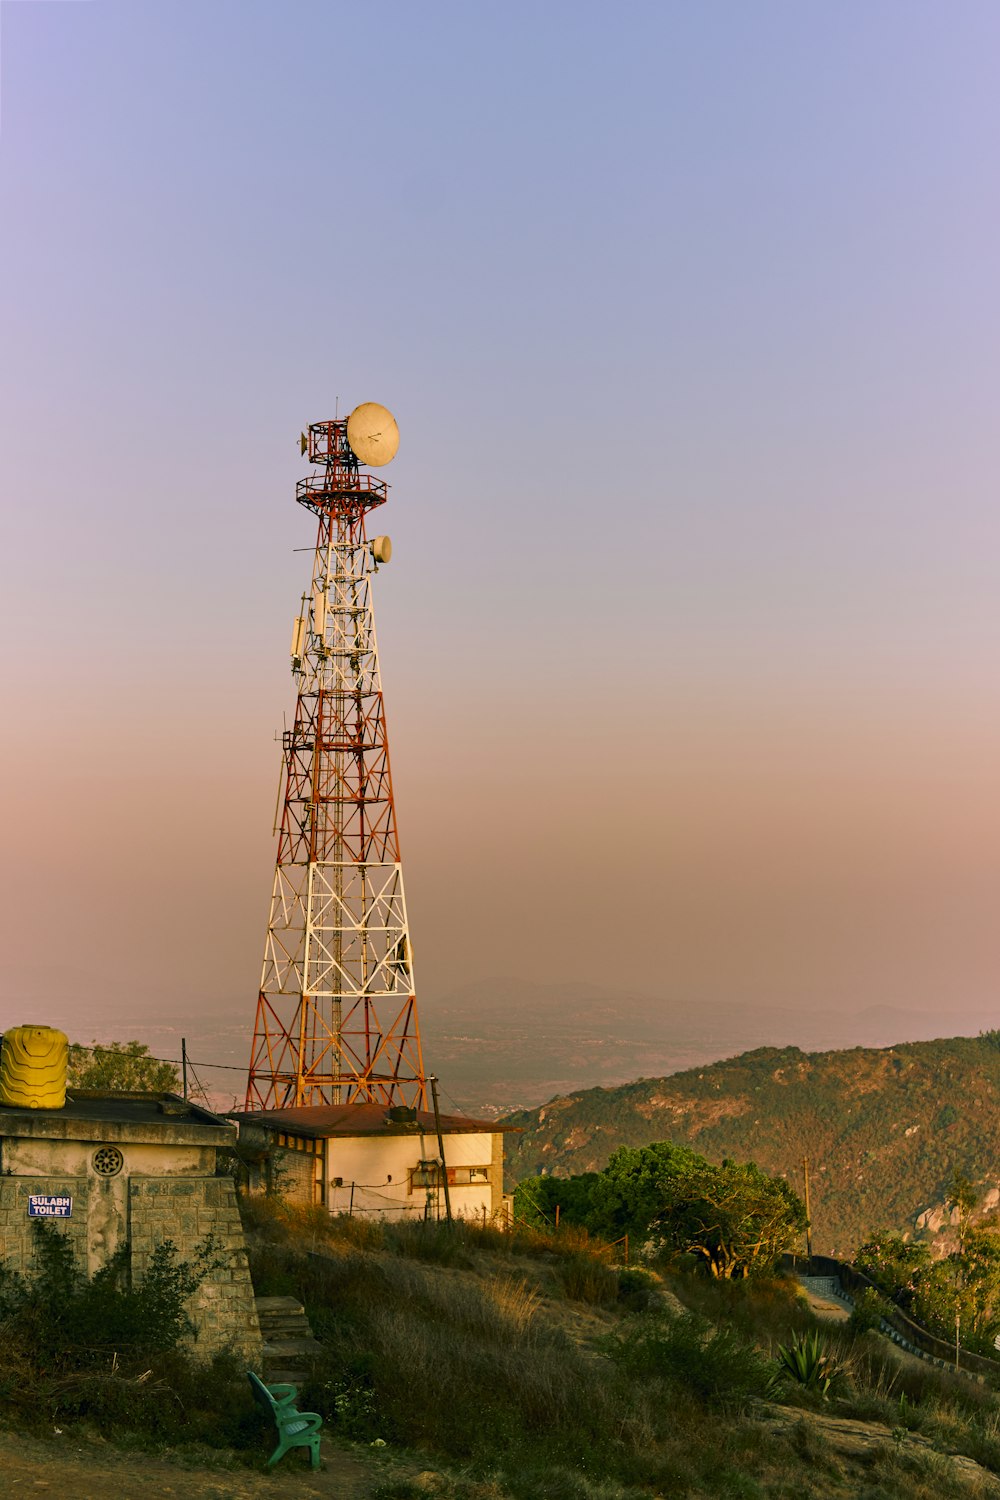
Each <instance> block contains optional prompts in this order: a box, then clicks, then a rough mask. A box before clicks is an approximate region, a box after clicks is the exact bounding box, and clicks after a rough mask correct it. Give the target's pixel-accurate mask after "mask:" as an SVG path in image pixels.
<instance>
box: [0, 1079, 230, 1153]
mask: <svg viewBox="0 0 1000 1500" xmlns="http://www.w3.org/2000/svg"><path fill="white" fill-rule="evenodd" d="M0 1136H40V1137H58V1138H65V1139H73V1140H91V1139H96V1138H97V1137H98V1136H100V1137H101V1138H102V1139H104V1138H107V1139H114V1140H131V1141H146V1142H158V1141H171V1140H172V1141H174V1142H175V1143H178V1144H180V1143H187V1144H190V1143H192V1142H195V1141H197V1142H198V1143H199V1144H204V1145H210V1146H218V1145H227V1144H229V1143H231V1142H232V1141H233V1139H234V1136H233V1127H232V1125H230V1124H228V1123H227V1121H225V1120H223V1119H221V1118H220V1117H219V1116H218V1115H215V1114H212V1112H211V1111H210V1110H207V1109H205V1108H203V1106H202V1105H200V1104H194V1103H192V1102H191V1100H190V1099H181V1098H180V1097H179V1095H177V1094H165V1093H164V1094H139V1093H134V1094H133V1093H120V1092H111V1091H108V1092H103V1091H101V1092H98V1091H97V1090H92V1089H69V1090H68V1091H67V1094H66V1103H65V1104H64V1105H63V1106H62V1108H61V1109H28V1108H26V1107H25V1106H23V1105H17V1104H2V1105H0Z"/></svg>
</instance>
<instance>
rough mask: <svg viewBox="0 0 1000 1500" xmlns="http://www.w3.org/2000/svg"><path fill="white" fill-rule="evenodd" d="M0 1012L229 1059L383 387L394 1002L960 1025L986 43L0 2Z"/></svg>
mask: <svg viewBox="0 0 1000 1500" xmlns="http://www.w3.org/2000/svg"><path fill="white" fill-rule="evenodd" d="M0 45H2V59H0V66H2V101H0V112H2V135H0V235H2V247H0V255H2V278H0V319H2V322H0V350H2V381H3V399H2V403H0V423H2V431H0V465H2V478H3V497H4V505H3V519H2V527H3V530H2V538H0V544H2V557H3V576H2V580H0V610H2V615H3V629H2V632H0V661H2V672H3V683H4V705H5V712H4V715H3V720H4V726H5V728H4V737H3V748H4V760H5V766H4V772H3V781H2V787H3V795H4V801H5V810H4V813H3V834H4V848H5V858H4V865H3V875H4V881H5V886H6V890H5V894H4V900H3V911H4V924H3V926H4V934H5V935H4V939H3V942H4V963H3V979H2V987H3V995H2V999H0V1024H7V1023H9V1022H11V1021H21V1020H29V1019H30V1020H44V1019H45V1015H44V1012H45V1010H46V1007H47V1006H49V1007H52V1006H55V1005H56V1004H57V1002H58V1005H59V1008H60V1009H61V1008H62V1006H63V1003H64V1002H65V1001H67V1000H69V999H72V1000H73V1002H74V1003H75V1004H78V1005H79V1013H80V1017H81V1020H80V1026H79V1034H81V1035H85V1034H86V1033H87V1031H88V1024H89V1023H88V1020H87V1019H85V1018H87V1017H89V1016H90V1015H91V1014H92V1013H96V1011H98V1010H100V1009H102V1008H106V1007H107V1006H108V1005H109V1004H112V1005H115V1006H118V1007H121V1008H122V1010H123V1014H127V1015H128V1016H129V1017H130V1018H132V1019H134V1021H135V1023H136V1024H137V1025H138V1023H139V1022H140V1021H141V1020H142V1019H143V1018H148V1017H152V1016H154V1015H155V1016H159V1017H162V1016H164V1015H166V1014H170V1013H171V1012H172V1010H173V1009H178V1010H183V1011H184V1012H186V1013H188V1014H190V1013H192V1012H197V1011H204V1012H208V1011H217V1012H219V1013H223V1012H225V1013H226V1014H228V1015H237V1016H238V1015H239V1013H240V1008H241V1007H245V1016H246V1026H247V1030H248V1032H249V1030H250V1028H251V1026H252V1020H253V1005H254V999H255V995H256V989H257V984H258V979H259V971H260V957H261V951H262V945H263V936H264V923H265V920H266V912H267V906H268V898H269V894H270V885H271V878H272V871H273V858H274V845H273V841H272V838H271V819H272V814H273V808H274V797H275V790H276V785H277V777H278V748H277V746H276V745H275V743H274V739H273V734H274V730H275V729H276V728H278V727H280V725H281V722H282V715H283V713H286V712H290V711H291V709H292V706H293V702H294V699H293V687H292V681H291V678H290V675H289V672H288V655H287V650H288V639H289V635H290V628H291V620H292V617H293V614H294V612H295V607H296V601H297V598H298V595H299V593H300V592H301V590H302V588H303V587H304V585H305V582H306V579H307V575H308V567H309V559H308V556H307V555H305V554H303V553H301V552H298V553H296V552H295V551H294V550H293V549H295V548H303V547H308V546H309V545H310V544H311V542H312V539H313V530H312V525H311V519H310V517H309V516H308V515H307V514H306V513H305V512H303V511H301V510H300V509H299V508H298V507H297V506H296V505H295V503H294V498H293V495H294V484H295V480H296V478H297V477H298V476H299V475H300V474H301V473H302V472H303V467H302V462H301V460H300V458H299V456H298V450H297V442H296V439H297V434H298V432H299V429H300V427H302V426H303V425H305V424H306V423H307V422H309V421H315V420H319V419H322V418H326V417H330V416H332V415H333V414H334V412H335V410H336V409H337V403H338V399H339V410H340V412H341V414H343V413H344V412H345V411H347V410H349V409H350V408H351V407H352V406H354V405H355V404H357V403H358V402H360V401H365V400H377V401H382V402H384V403H385V404H386V405H388V406H390V407H391V408H392V410H393V411H394V412H395V414H396V416H397V418H398V421H399V426H400V430H401V434H402V442H401V448H400V454H399V458H398V459H397V461H396V462H395V463H394V464H393V466H392V468H391V469H390V470H388V471H386V478H387V479H389V480H390V482H391V484H392V491H391V495H390V502H389V505H388V506H387V507H386V508H385V510H384V511H382V512H381V513H380V516H379V528H380V529H384V530H386V531H388V532H389V534H390V535H391V536H392V539H393V545H394V555H393V561H392V564H391V567H389V568H387V569H386V570H384V571H382V572H380V574H379V577H378V580H377V591H376V610H377V618H378V628H379V642H380V647H381V651H382V669H383V679H384V686H385V690H386V702H387V713H388V723H389V731H390V737H391V748H392V757H393V769H394V776H395V786H396V796H397V806H398V813H399V823H400V829H401V835H402V845H403V858H404V868H405V875H406V887H407V896H408V903H409V908H410V920H411V926H412V930H413V938H414V947H415V953H416V975H417V988H418V995H419V999H420V1004H421V1007H422V1009H423V1011H424V1014H425V1015H429V1014H430V1012H431V1010H432V1007H433V1005H434V1003H435V997H436V996H440V995H444V994H446V993H448V992H450V991H455V990H457V989H460V988H461V986H462V985H463V983H465V982H467V981H471V980H478V979H482V978H485V977H489V976H491V975H497V974H523V975H525V976H530V977H531V978H532V979H534V980H540V981H543V982H544V981H557V980H558V981H567V980H574V979H579V980H581V981H584V980H585V981H588V982H591V983H597V984H602V985H603V984H606V985H607V986H608V987H609V988H611V989H621V988H632V989H636V990H640V991H642V992H644V993H647V994H654V995H656V994H660V993H662V994H663V995H665V996H666V995H670V996H673V997H678V996H682V997H689V998H690V1000H691V1002H692V1004H697V1003H698V1002H703V1001H706V1000H710V999H725V1000H727V1001H732V1000H737V1001H741V1002H745V1004H746V1005H747V1006H748V1007H752V1006H753V1005H755V1004H758V1003H762V1002H764V1001H768V1002H772V1003H782V1004H785V1003H787V1004H802V1003H807V1004H811V1003H824V1004H834V1005H839V1006H845V1007H849V1008H854V1007H856V1006H863V1005H867V1004H901V1003H907V1004H919V1005H920V1006H922V1007H924V1008H927V1009H932V1010H935V1011H938V1012H940V1014H941V1017H942V1022H941V1025H942V1030H947V1029H948V1018H949V1016H952V1015H955V1014H958V1013H959V1012H963V1013H965V1012H968V1011H970V1010H981V1011H983V1012H986V1011H987V1009H988V1008H989V1007H990V1006H991V1005H992V1004H993V1003H994V998H995V995H996V989H997V980H998V978H1000V924H998V922H997V895H998V886H1000V812H998V799H997V795H996V790H997V777H998V774H1000V772H998V767H1000V697H998V664H1000V651H998V648H1000V599H998V590H997V572H998V563H1000V507H998V505H997V489H998V486H997V475H998V472H1000V465H998V460H1000V420H998V415H997V413H998V391H1000V273H998V267H1000V194H998V186H1000V182H998V178H1000V150H998V146H1000V140H998V136H1000V88H998V86H997V80H998V76H1000V71H998V69H1000V8H998V7H997V6H996V5H995V4H993V3H988V4H987V3H983V4H976V3H973V0H965V3H963V4H962V5H960V6H954V5H946V4H944V3H941V4H933V5H930V4H921V3H915V0H898V3H885V0H881V3H880V0H865V3H861V0H856V3H846V4H838V5H832V4H830V5H825V6H822V5H805V4H802V3H801V0H786V3H778V0H756V3H753V4H745V3H737V0H730V3H722V0H717V3H711V4H700V5H698V4H680V3H676V4H670V3H667V0H657V3H650V4H642V3H625V4H619V5H616V6H609V5H607V4H606V3H602V4H596V3H586V0H567V3H562V0H545V3H538V0H532V3H527V0H505V3H504V4H503V5H500V4H487V3H473V0H464V3H443V0H421V3H419V4H415V3H379V4H376V3H370V4H360V5H359V4H346V3H345V4H339V3H336V0H329V3H307V0H299V3H294V0H280V3H279V0H78V3H74V0H7V3H3V4H0Z"/></svg>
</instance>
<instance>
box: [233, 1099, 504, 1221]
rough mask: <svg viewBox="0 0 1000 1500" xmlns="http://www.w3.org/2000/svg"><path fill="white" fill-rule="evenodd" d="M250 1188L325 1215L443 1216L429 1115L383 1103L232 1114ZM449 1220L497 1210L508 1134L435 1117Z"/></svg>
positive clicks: (489, 1214) (488, 1125) (434, 1137)
mask: <svg viewBox="0 0 1000 1500" xmlns="http://www.w3.org/2000/svg"><path fill="white" fill-rule="evenodd" d="M231 1118H233V1119H236V1120H238V1121H239V1125H240V1147H239V1150H240V1157H241V1158H242V1160H243V1163H244V1165H245V1167H246V1168H247V1170H248V1172H249V1187H250V1189H251V1191H254V1190H256V1191H263V1190H266V1189H270V1190H272V1191H276V1192H279V1193H281V1194H282V1196H283V1197H286V1198H289V1199H291V1200H293V1201H296V1202H300V1203H318V1204H323V1205H324V1206H325V1207H326V1208H328V1209H329V1211H330V1213H331V1214H340V1213H345V1214H346V1213H350V1214H363V1215H370V1216H373V1217H374V1216H378V1217H387V1218H390V1219H405V1218H418V1219H422V1218H425V1217H426V1218H435V1219H436V1218H443V1217H444V1213H445V1206H444V1191H443V1184H442V1180H441V1167H440V1154H441V1153H440V1150H439V1147H438V1136H437V1125H436V1123H435V1118H434V1115H433V1114H432V1113H431V1112H430V1111H429V1110H419V1109H412V1108H409V1107H406V1106H396V1107H388V1106H386V1105H384V1104H331V1105H303V1106H300V1107H294V1108H290V1109H265V1110H254V1111H252V1112H246V1113H242V1112H241V1113H237V1114H235V1115H233V1116H231ZM440 1125H441V1137H442V1143H443V1146H444V1171H445V1173H446V1175H447V1182H448V1194H449V1197H450V1199H451V1211H452V1214H453V1215H454V1217H455V1218H462V1219H480V1220H482V1219H484V1218H485V1219H487V1220H488V1219H491V1218H494V1217H495V1216H498V1215H499V1214H500V1212H501V1210H502V1207H503V1135H504V1130H505V1129H509V1128H510V1127H505V1126H498V1125H496V1124H495V1123H489V1122H487V1121H484V1120H472V1119H468V1118H467V1117H466V1116H464V1115H441V1116H440Z"/></svg>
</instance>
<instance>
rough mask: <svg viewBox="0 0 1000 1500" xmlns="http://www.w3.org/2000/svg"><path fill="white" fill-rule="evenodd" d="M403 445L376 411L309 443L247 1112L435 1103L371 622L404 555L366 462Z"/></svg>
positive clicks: (319, 432)
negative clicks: (303, 562)
mask: <svg viewBox="0 0 1000 1500" xmlns="http://www.w3.org/2000/svg"><path fill="white" fill-rule="evenodd" d="M397 442H398V435H397V434H396V425H395V422H394V421H393V419H392V417H391V415H390V414H389V413H388V412H387V411H385V408H384V407H378V406H375V405H374V404H373V403H366V404H365V405H364V406H361V407H358V408H357V409H356V410H355V411H354V412H352V413H351V416H350V418H348V419H346V420H338V421H334V422H314V423H313V424H312V426H311V427H310V428H309V434H308V438H306V437H305V435H303V452H305V451H306V447H307V446H308V452H309V459H310V462H311V463H313V464H315V465H318V466H319V467H318V470H316V471H314V472H313V473H312V474H310V475H309V476H308V478H306V479H301V480H300V481H299V483H298V485H297V486H296V499H297V500H298V502H299V504H300V505H304V506H305V507H306V509H307V510H310V511H312V512H313V514H314V515H315V516H316V517H317V519H318V521H319V529H318V534H317V537H316V551H315V553H314V556H313V568H312V587H311V591H310V593H308V594H304V595H303V596H302V606H301V610H300V613H299V616H298V618H297V619H296V621H295V625H294V630H293V638H292V673H293V675H294V677H295V679H296V683H297V687H298V697H297V701H296V705H295V722H294V724H293V726H292V728H291V729H286V730H285V732H284V734H283V735H282V743H283V774H282V785H283V788H284V794H283V797H281V796H280V795H279V801H280V802H281V803H282V811H281V822H280V825H279V827H278V830H277V832H278V859H277V867H276V869H275V872H274V891H273V895H272V897H271V915H270V920H269V922H268V927H267V940H266V943H265V947H264V966H263V973H262V976H261V983H260V998H259V1000H258V1002H257V1018H256V1023H255V1026H254V1038H253V1046H252V1049H251V1054H250V1072H249V1078H248V1081H247V1095H246V1107H247V1109H279V1108H282V1107H283V1106H288V1105H300V1104H305V1105H311V1104H313V1105H319V1104H349V1103H378V1104H405V1105H411V1106H420V1107H423V1106H425V1105H426V1088H425V1080H424V1070H423V1060H422V1056H421V1051H420V1032H419V1029H418V1026H417V1009H416V998H415V995H414V988H413V959H412V953H411V948H410V935H409V929H408V927H407V921H406V903H405V900H404V897H403V871H402V867H401V865H400V859H399V837H398V834H397V831H396V810H395V806H394V804H393V797H392V778H391V775H390V771H389V741H388V737H387V735H386V724H385V710H384V708H383V703H382V681H381V676H380V674H379V662H378V648H377V645H376V641H375V618H374V614H373V612H372V592H371V591H372V575H373V574H374V573H375V572H377V570H378V565H379V563H380V562H387V561H388V557H389V552H390V550H391V549H390V547H389V543H388V538H387V537H375V538H373V539H371V540H369V539H368V538H367V537H366V535H365V517H366V516H367V513H368V512H369V511H370V510H373V509H374V508H375V507H376V506H378V505H382V504H384V502H385V499H386V489H387V486H386V484H385V482H384V481H383V480H381V479H377V478H375V477H374V476H372V475H370V474H367V473H364V472H362V471H361V469H360V467H359V458H361V459H362V460H363V461H364V462H365V463H368V464H372V465H375V466H378V465H379V464H381V463H385V462H388V460H389V459H390V458H392V456H393V454H394V453H395V451H396V444H397ZM352 444H353V446H352Z"/></svg>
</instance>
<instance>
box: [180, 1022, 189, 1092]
mask: <svg viewBox="0 0 1000 1500" xmlns="http://www.w3.org/2000/svg"><path fill="white" fill-rule="evenodd" d="M181 1077H182V1078H183V1080H184V1097H185V1099H186V1098H187V1096H188V1044H187V1038H186V1037H183V1036H182V1037H181Z"/></svg>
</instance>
